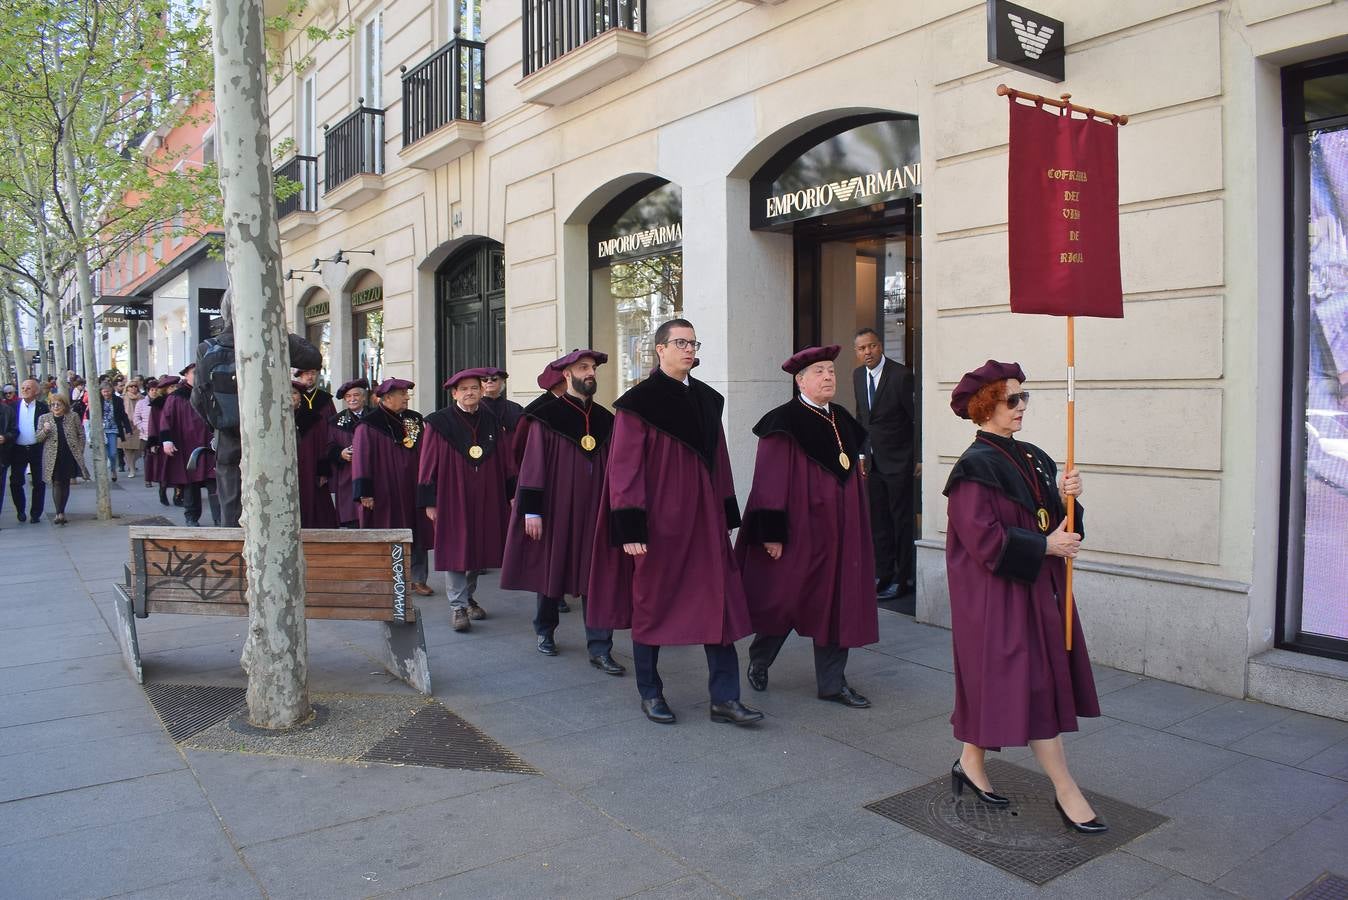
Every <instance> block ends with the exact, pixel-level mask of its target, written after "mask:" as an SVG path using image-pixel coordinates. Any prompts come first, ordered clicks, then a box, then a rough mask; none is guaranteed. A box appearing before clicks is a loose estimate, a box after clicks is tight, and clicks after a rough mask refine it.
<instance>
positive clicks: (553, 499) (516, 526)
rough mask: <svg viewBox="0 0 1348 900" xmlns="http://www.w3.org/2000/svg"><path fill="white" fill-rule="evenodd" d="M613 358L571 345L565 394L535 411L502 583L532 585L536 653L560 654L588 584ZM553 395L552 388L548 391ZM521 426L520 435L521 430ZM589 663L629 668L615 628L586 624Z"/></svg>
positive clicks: (612, 670)
mask: <svg viewBox="0 0 1348 900" xmlns="http://www.w3.org/2000/svg"><path fill="white" fill-rule="evenodd" d="M606 362H608V355H607V354H605V353H600V352H599V351H597V350H573V351H572V352H571V353H568V354H567V355H566V356H563V357H562V358H560V359H558V360H556V361H554V362H553V363H552V364H551V367H552V368H554V369H556V370H558V371H559V372H560V373H561V375H562V377H563V379H564V380H565V383H566V393H564V394H562V395H561V397H559V398H554V399H553V402H551V403H543V404H540V405H539V406H537V407H535V408H534V411H533V412H532V413H529V414H528V415H529V418H528V419H525V420H523V421H530V419H531V420H532V421H531V422H530V425H529V428H528V440H529V446H528V448H527V449H526V450H525V452H524V465H523V467H522V468H521V469H520V474H519V480H518V482H517V486H516V488H515V503H514V504H513V506H512V510H511V516H510V526H509V529H508V533H507V536H506V546H505V556H504V560H503V562H502V564H501V587H503V588H505V589H507V590H524V591H534V592H535V593H536V594H537V606H536V608H535V614H534V634H535V636H536V637H537V641H538V652H539V653H542V654H543V655H545V656H556V655H557V641H556V637H555V632H556V630H557V624H558V622H559V621H560V617H559V615H558V614H559V612H560V609H559V608H558V607H559V604H560V602H561V600H562V598H563V597H565V596H566V595H567V594H573V595H578V596H580V598H581V609H582V611H583V610H584V609H585V593H586V591H587V590H588V589H589V580H590V559H591V556H592V555H593V552H594V527H595V516H596V515H597V514H598V512H599V501H600V499H601V498H602V497H603V492H604V470H605V466H606V464H607V461H608V447H609V437H610V435H611V434H612V433H613V413H611V412H609V411H608V410H607V409H605V408H604V407H602V406H600V405H599V404H598V403H596V402H594V394H595V391H596V390H598V387H599V382H598V378H597V375H596V370H597V369H598V367H599V366H601V365H603V364H604V363H606ZM548 396H549V397H551V396H552V395H551V393H549V394H548ZM521 433H522V431H517V432H516V434H517V435H519V434H521ZM585 642H586V649H587V650H588V652H589V657H590V665H592V666H594V667H595V668H596V669H599V670H600V671H602V672H605V673H607V674H609V675H621V674H623V672H625V671H626V669H624V668H623V666H622V665H621V664H619V663H618V662H617V661H615V660H614V659H613V630H612V629H610V628H589V627H587V628H586V629H585Z"/></svg>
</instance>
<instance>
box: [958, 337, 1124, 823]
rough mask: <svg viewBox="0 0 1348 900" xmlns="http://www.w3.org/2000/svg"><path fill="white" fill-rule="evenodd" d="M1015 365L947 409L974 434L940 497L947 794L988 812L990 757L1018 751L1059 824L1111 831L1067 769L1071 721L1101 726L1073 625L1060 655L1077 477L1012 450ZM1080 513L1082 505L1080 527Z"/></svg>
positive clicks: (961, 389) (1040, 454) (963, 386)
mask: <svg viewBox="0 0 1348 900" xmlns="http://www.w3.org/2000/svg"><path fill="white" fill-rule="evenodd" d="M1024 381H1025V373H1024V371H1023V370H1022V369H1021V367H1020V365H1019V364H1017V363H1002V362H996V361H994V360H988V361H987V363H985V364H984V365H982V366H980V367H979V368H977V369H975V370H974V371H972V372H968V373H966V374H965V376H964V377H963V378H962V379H960V382H959V385H958V386H956V388H955V390H954V392H953V393H952V394H951V401H950V406H951V408H952V409H953V410H954V411H955V414H956V415H958V416H959V417H960V418H962V419H971V420H972V421H973V422H974V424H976V425H977V426H978V433H977V435H976V436H975V438H974V442H973V444H972V445H970V447H969V448H968V449H967V450H965V451H964V453H963V455H962V456H960V458H959V461H958V462H956V463H955V466H954V468H953V469H952V470H951V473H950V479H949V481H948V482H947V483H946V486H945V491H944V493H945V495H946V497H947V498H948V500H949V506H948V518H949V529H948V533H947V538H946V571H947V574H948V577H949V582H950V612H951V627H952V631H953V638H954V647H955V712H954V714H953V715H952V716H951V719H950V722H951V724H952V725H953V726H954V731H955V737H956V738H957V739H959V740H961V741H963V742H964V750H963V752H962V753H961V754H960V758H959V760H958V761H956V763H955V764H954V766H953V767H952V768H951V770H950V778H951V788H952V790H953V791H954V793H955V794H956V795H959V794H960V793H961V792H962V791H963V789H964V788H965V787H968V788H970V789H971V790H972V791H973V793H974V795H975V796H977V797H978V799H979V800H981V801H982V802H984V803H987V804H990V805H993V806H1006V805H1008V804H1009V803H1010V802H1011V801H1010V800H1008V799H1007V798H1005V797H1002V796H999V795H997V794H995V793H993V792H992V784H991V782H990V780H989V779H988V776H987V771H986V769H985V768H984V754H985V752H986V751H987V750H1000V749H1001V748H1002V747H1007V746H1025V745H1026V744H1028V745H1029V746H1030V749H1031V750H1033V751H1034V755H1035V758H1036V759H1037V760H1038V761H1039V765H1040V766H1041V767H1042V768H1043V769H1044V772H1045V774H1047V775H1048V776H1049V778H1050V779H1052V781H1053V787H1054V791H1055V794H1056V797H1055V805H1056V806H1057V808H1058V812H1059V813H1060V814H1061V815H1062V817H1063V820H1064V821H1065V822H1066V823H1067V824H1068V825H1069V826H1070V827H1071V828H1073V829H1074V830H1076V831H1078V832H1081V833H1083V834H1099V833H1102V832H1104V831H1106V830H1107V828H1106V826H1105V824H1104V823H1103V822H1101V821H1100V820H1099V819H1097V818H1096V817H1095V811H1094V810H1093V809H1092V808H1091V805H1090V802H1089V801H1088V800H1087V799H1086V797H1085V796H1084V795H1083V794H1082V792H1081V788H1079V787H1078V786H1077V783H1076V781H1075V780H1074V779H1073V778H1072V773H1071V772H1070V771H1068V768H1067V758H1066V755H1065V754H1064V752H1063V744H1062V733H1063V732H1065V731H1076V730H1077V718H1078V717H1082V716H1084V717H1087V718H1090V717H1095V716H1099V715H1100V704H1099V702H1098V700H1097V699H1096V695H1095V681H1094V678H1093V677H1092V675H1091V665H1090V659H1089V658H1088V657H1087V655H1086V643H1085V640H1084V638H1083V637H1082V633H1081V625H1080V622H1079V621H1078V622H1076V623H1074V625H1073V639H1072V649H1071V650H1070V651H1069V650H1067V649H1065V648H1064V640H1063V636H1064V631H1065V624H1064V612H1063V604H1062V598H1063V597H1064V593H1065V592H1064V587H1065V576H1066V566H1065V561H1066V560H1067V559H1070V558H1073V557H1075V556H1076V554H1077V551H1078V549H1079V548H1080V546H1081V535H1080V534H1077V533H1073V532H1070V531H1068V530H1067V527H1066V513H1065V508H1066V498H1067V497H1069V496H1071V497H1077V496H1079V495H1080V494H1081V477H1080V475H1079V474H1078V473H1077V472H1076V470H1075V469H1072V470H1069V471H1067V472H1066V473H1064V476H1063V477H1061V478H1058V477H1057V467H1056V466H1055V465H1054V463H1053V460H1052V459H1051V458H1050V457H1049V456H1048V454H1046V453H1045V452H1044V451H1042V450H1040V449H1039V448H1038V447H1035V446H1034V445H1032V444H1026V443H1023V442H1020V441H1017V440H1016V439H1015V437H1014V435H1015V433H1016V432H1018V431H1020V429H1021V425H1022V420H1023V418H1024V416H1025V413H1026V411H1027V410H1028V407H1029V401H1030V392H1029V391H1026V390H1024V389H1023V387H1022V384H1023V382H1024ZM1081 516H1082V511H1081V507H1080V505H1078V506H1077V519H1076V521H1077V527H1078V529H1080V523H1081Z"/></svg>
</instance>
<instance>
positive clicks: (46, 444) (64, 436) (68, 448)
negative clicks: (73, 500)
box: [37, 394, 89, 525]
mask: <svg viewBox="0 0 1348 900" xmlns="http://www.w3.org/2000/svg"><path fill="white" fill-rule="evenodd" d="M37 439H38V441H39V442H40V443H41V444H42V475H43V477H44V478H45V479H46V480H47V482H48V483H49V484H50V485H51V496H52V503H53V505H55V507H56V518H54V519H53V520H52V521H53V522H55V523H56V524H57V525H64V524H66V503H67V502H68V501H69V500H70V482H71V481H73V480H75V479H76V478H88V477H89V471H88V470H87V469H86V468H85V467H84V429H83V428H81V427H80V420H79V417H78V416H76V415H75V414H74V413H73V412H72V411H71V408H70V401H69V400H67V399H66V397H65V395H64V394H57V395H56V396H55V397H53V398H52V401H51V404H50V410H49V411H48V412H47V414H46V415H44V416H42V417H41V419H39V420H38V426H37Z"/></svg>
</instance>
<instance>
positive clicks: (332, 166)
mask: <svg viewBox="0 0 1348 900" xmlns="http://www.w3.org/2000/svg"><path fill="white" fill-rule="evenodd" d="M361 102H362V103H363V102H364V100H363V99H362V101H361ZM323 129H324V137H323V146H324V151H323V157H324V162H323V199H324V200H326V201H327V203H328V205H329V206H333V207H336V208H337V209H355V208H356V207H357V206H360V205H361V204H362V203H364V202H365V201H367V200H370V199H372V198H373V197H374V196H375V195H376V194H378V193H379V192H380V191H382V190H383V189H384V111H383V110H382V109H372V108H370V107H368V106H361V107H359V108H358V109H357V110H356V111H355V112H353V113H352V114H351V115H349V116H347V117H346V118H345V119H342V121H340V122H338V123H337V124H336V125H333V126H332V127H331V128H329V127H328V126H326V125H325V126H323Z"/></svg>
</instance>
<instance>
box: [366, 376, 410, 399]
mask: <svg viewBox="0 0 1348 900" xmlns="http://www.w3.org/2000/svg"><path fill="white" fill-rule="evenodd" d="M414 387H416V384H415V383H413V382H411V381H408V380H407V379H406V378H385V379H384V380H383V381H381V382H379V387H377V388H375V389H374V395H375V396H376V397H382V396H384V395H385V394H387V393H388V392H389V391H410V390H412V388H414Z"/></svg>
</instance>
